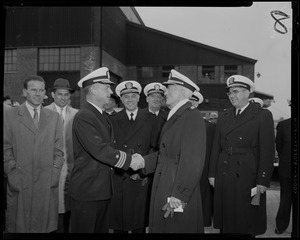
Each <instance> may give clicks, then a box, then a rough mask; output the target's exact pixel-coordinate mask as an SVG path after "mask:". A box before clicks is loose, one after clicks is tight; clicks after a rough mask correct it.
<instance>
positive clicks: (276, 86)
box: [135, 2, 293, 119]
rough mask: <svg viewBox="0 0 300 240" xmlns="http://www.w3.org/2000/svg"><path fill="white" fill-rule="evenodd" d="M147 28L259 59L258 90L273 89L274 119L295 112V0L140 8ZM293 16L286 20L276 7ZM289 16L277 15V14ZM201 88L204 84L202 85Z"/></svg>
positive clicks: (256, 70)
mask: <svg viewBox="0 0 300 240" xmlns="http://www.w3.org/2000/svg"><path fill="white" fill-rule="evenodd" d="M135 8H136V10H137V11H138V13H139V15H140V17H141V18H142V20H143V22H144V24H145V25H146V26H147V27H150V28H154V29H157V30H160V31H164V32H167V33H170V34H173V35H176V36H179V37H183V38H186V39H189V40H192V41H196V42H199V43H202V44H206V45H209V46H212V47H216V48H219V49H223V50H226V51H230V52H233V53H236V54H239V55H242V56H245V57H249V58H252V59H255V60H257V62H256V64H255V72H256V73H258V72H259V73H260V77H259V78H257V77H256V78H255V85H256V90H258V91H261V92H265V93H268V94H271V95H273V96H274V100H275V102H274V103H272V106H271V107H269V110H271V112H272V113H273V117H274V119H279V118H280V117H283V118H288V117H290V115H291V114H290V107H288V104H287V99H288V98H291V40H292V13H293V12H292V5H291V2H254V3H253V5H252V6H251V7H135ZM275 10H277V11H281V12H283V13H285V14H287V15H289V16H290V18H287V19H285V20H281V23H282V24H284V26H285V27H286V30H287V33H285V34H282V33H279V32H277V31H276V30H275V28H276V29H278V30H279V31H282V32H284V31H285V29H284V28H283V27H282V26H280V25H279V24H276V26H274V25H275V20H274V19H273V18H272V16H271V12H272V11H275ZM282 17H283V16H281V15H278V14H275V18H277V19H278V18H282ZM200 88H201V86H200Z"/></svg>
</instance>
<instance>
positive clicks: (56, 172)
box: [51, 167, 61, 187]
mask: <svg viewBox="0 0 300 240" xmlns="http://www.w3.org/2000/svg"><path fill="white" fill-rule="evenodd" d="M60 172H61V168H56V167H53V169H52V175H51V187H57V186H58V184H59V179H60Z"/></svg>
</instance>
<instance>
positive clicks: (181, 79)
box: [163, 69, 200, 92]
mask: <svg viewBox="0 0 300 240" xmlns="http://www.w3.org/2000/svg"><path fill="white" fill-rule="evenodd" d="M163 84H164V85H173V84H176V85H180V86H183V87H186V88H188V89H190V90H191V91H192V92H194V91H195V90H196V91H200V88H199V87H198V86H197V85H196V84H195V83H194V82H193V81H192V80H191V79H189V78H188V77H186V76H184V75H183V74H181V73H179V72H177V71H176V70H174V69H172V70H171V72H170V75H169V79H168V81H167V82H164V83H163Z"/></svg>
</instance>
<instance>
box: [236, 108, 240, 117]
mask: <svg viewBox="0 0 300 240" xmlns="http://www.w3.org/2000/svg"><path fill="white" fill-rule="evenodd" d="M240 113H241V109H238V111H237V113H236V115H235V117H237V116H238V115H240Z"/></svg>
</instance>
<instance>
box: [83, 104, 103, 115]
mask: <svg viewBox="0 0 300 240" xmlns="http://www.w3.org/2000/svg"><path fill="white" fill-rule="evenodd" d="M87 102H88V103H90V104H92V105H93V106H94V107H95V108H96V109H97V110H98V111H99V112H100V113H101V114H102V113H103V110H102V109H101V108H99V107H98V106H97V105H96V104H94V103H92V102H90V101H87Z"/></svg>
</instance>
